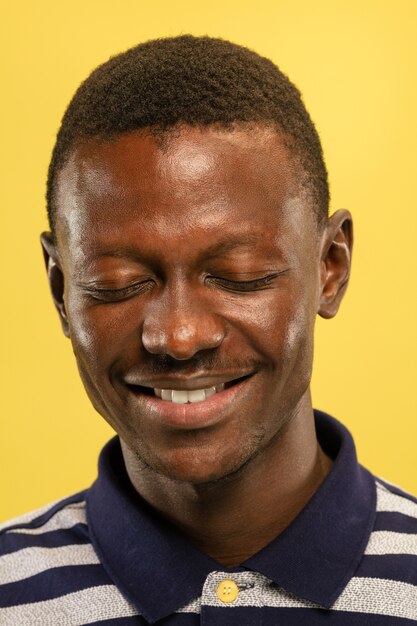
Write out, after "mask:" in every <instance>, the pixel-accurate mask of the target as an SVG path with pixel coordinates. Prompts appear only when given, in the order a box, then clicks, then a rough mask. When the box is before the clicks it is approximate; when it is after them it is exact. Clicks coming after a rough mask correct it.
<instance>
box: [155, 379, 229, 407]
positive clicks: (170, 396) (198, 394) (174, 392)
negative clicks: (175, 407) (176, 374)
mask: <svg viewBox="0 0 417 626" xmlns="http://www.w3.org/2000/svg"><path fill="white" fill-rule="evenodd" d="M223 389H224V384H222V385H218V386H217V387H208V388H207V389H191V390H190V391H187V390H186V389H157V388H155V389H154V392H155V395H156V396H158V398H162V400H169V401H170V402H174V403H175V404H186V403H187V402H202V401H203V400H205V399H206V398H210V396H214V394H215V393H217V392H218V391H222V390H223Z"/></svg>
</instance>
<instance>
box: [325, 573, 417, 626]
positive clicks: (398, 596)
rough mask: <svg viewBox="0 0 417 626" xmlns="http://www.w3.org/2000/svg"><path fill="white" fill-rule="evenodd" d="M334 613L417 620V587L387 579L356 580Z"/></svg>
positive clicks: (336, 605) (347, 587) (338, 602)
mask: <svg viewBox="0 0 417 626" xmlns="http://www.w3.org/2000/svg"><path fill="white" fill-rule="evenodd" d="M332 609H336V610H337V611H352V612H354V613H373V614H376V615H390V616H391V617H403V618H405V619H411V620H417V587H416V586H415V585H410V584H409V583H402V582H399V581H396V580H387V579H384V578H360V577H356V578H352V579H351V580H350V581H349V583H348V584H347V586H346V588H345V590H344V591H343V593H342V595H340V596H339V598H338V599H337V600H336V602H335V603H334V605H333V606H332Z"/></svg>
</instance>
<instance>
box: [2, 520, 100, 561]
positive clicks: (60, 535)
mask: <svg viewBox="0 0 417 626" xmlns="http://www.w3.org/2000/svg"><path fill="white" fill-rule="evenodd" d="M83 543H90V538H89V536H88V531H87V525H86V524H76V525H75V526H73V527H72V528H71V529H64V530H51V531H49V532H46V533H42V534H41V535H25V534H20V533H13V532H12V531H11V532H10V533H7V534H6V535H4V536H3V539H2V542H1V544H0V557H2V556H5V555H6V554H11V553H13V552H17V551H18V550H23V549H24V548H33V547H39V546H41V547H43V548H58V547H61V546H70V545H73V544H83ZM0 567H1V561H0Z"/></svg>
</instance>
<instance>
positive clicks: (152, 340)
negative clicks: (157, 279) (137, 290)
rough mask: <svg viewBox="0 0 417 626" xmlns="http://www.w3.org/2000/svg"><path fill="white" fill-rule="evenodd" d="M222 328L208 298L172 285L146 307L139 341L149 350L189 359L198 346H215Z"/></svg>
mask: <svg viewBox="0 0 417 626" xmlns="http://www.w3.org/2000/svg"><path fill="white" fill-rule="evenodd" d="M224 337H225V328H224V323H223V320H222V319H221V317H220V316H218V315H216V314H215V313H214V312H213V311H212V307H211V306H210V303H209V302H207V299H204V301H202V300H200V299H199V298H198V296H197V295H196V294H195V293H190V291H188V290H187V292H186V293H185V291H184V289H177V290H175V288H173V289H172V290H171V292H170V293H169V292H168V290H167V291H166V292H165V293H164V294H162V295H161V296H160V297H159V298H156V297H155V298H154V299H153V300H152V301H151V302H150V303H149V305H148V307H147V309H146V315H145V319H144V322H143V327H142V344H143V346H144V348H145V349H146V350H147V351H148V352H150V353H152V354H164V355H169V356H171V357H172V358H174V359H177V360H185V359H191V358H192V357H193V356H194V355H195V354H196V353H197V352H199V351H200V350H210V349H213V348H217V347H218V346H220V345H221V343H222V342H223V339H224Z"/></svg>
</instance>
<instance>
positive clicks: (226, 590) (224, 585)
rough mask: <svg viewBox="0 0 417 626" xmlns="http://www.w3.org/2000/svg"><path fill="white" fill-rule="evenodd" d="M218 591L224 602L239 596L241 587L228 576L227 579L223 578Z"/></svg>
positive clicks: (220, 598) (231, 600) (218, 595)
mask: <svg viewBox="0 0 417 626" xmlns="http://www.w3.org/2000/svg"><path fill="white" fill-rule="evenodd" d="M216 593H217V597H218V598H219V600H221V601H222V602H233V601H234V600H236V598H237V596H238V593H239V587H238V586H237V584H236V583H235V582H234V580H229V579H228V578H226V579H225V580H222V582H221V583H220V584H219V586H218V587H217V590H216Z"/></svg>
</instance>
